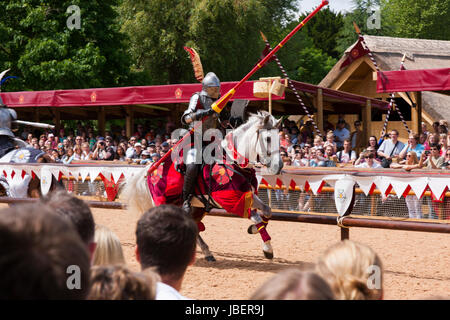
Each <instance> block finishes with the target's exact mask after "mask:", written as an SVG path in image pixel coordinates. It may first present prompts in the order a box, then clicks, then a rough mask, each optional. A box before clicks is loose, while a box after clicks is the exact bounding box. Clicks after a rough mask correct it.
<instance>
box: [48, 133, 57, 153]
mask: <svg viewBox="0 0 450 320" xmlns="http://www.w3.org/2000/svg"><path fill="white" fill-rule="evenodd" d="M47 138H48V140H47V141H49V143H50V149H56V147H57V146H58V141H56V139H55V135H54V134H53V133H49V134H48V135H47Z"/></svg>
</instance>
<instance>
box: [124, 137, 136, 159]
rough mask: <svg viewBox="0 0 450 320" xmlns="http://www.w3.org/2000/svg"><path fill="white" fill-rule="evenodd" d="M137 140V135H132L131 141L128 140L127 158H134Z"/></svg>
mask: <svg viewBox="0 0 450 320" xmlns="http://www.w3.org/2000/svg"><path fill="white" fill-rule="evenodd" d="M136 141H137V138H136V137H135V136H133V137H131V138H130V141H128V149H127V150H126V151H125V152H126V158H127V159H132V157H133V155H134V144H135V143H136Z"/></svg>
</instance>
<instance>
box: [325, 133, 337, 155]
mask: <svg viewBox="0 0 450 320" xmlns="http://www.w3.org/2000/svg"><path fill="white" fill-rule="evenodd" d="M328 146H331V147H332V149H333V154H335V153H336V152H337V145H336V142H334V133H333V131H328V133H327V141H325V143H324V144H323V147H324V148H326V147H328Z"/></svg>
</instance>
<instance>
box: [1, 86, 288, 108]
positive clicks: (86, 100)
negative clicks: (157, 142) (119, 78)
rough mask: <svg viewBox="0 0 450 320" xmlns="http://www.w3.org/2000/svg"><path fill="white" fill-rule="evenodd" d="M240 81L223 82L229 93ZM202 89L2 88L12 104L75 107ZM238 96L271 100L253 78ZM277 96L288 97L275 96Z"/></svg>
mask: <svg viewBox="0 0 450 320" xmlns="http://www.w3.org/2000/svg"><path fill="white" fill-rule="evenodd" d="M235 84H236V82H222V85H221V90H220V91H221V93H222V94H225V93H226V92H228V90H230V89H231V88H233V87H234V85H235ZM201 89H202V87H201V84H199V83H198V84H197V83H196V84H174V85H160V86H140V87H117V88H96V89H78V90H52V91H22V92H2V93H0V96H1V97H2V99H3V102H4V104H6V105H7V106H9V107H40V106H45V107H75V106H116V105H136V104H167V103H187V102H189V99H190V98H191V96H192V94H193V93H195V92H198V91H200V90H201ZM234 99H243V100H251V101H254V100H267V99H260V98H256V97H255V96H254V95H253V81H248V82H245V83H244V84H243V85H242V87H241V88H240V89H239V90H237V91H236V94H235V95H234V97H233V100H234ZM272 99H274V100H280V99H284V95H283V96H282V97H279V96H272Z"/></svg>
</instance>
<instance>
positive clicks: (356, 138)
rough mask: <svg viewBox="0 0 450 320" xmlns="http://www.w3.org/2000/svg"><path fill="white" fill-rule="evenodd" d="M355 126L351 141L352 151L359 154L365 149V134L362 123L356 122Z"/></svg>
mask: <svg viewBox="0 0 450 320" xmlns="http://www.w3.org/2000/svg"><path fill="white" fill-rule="evenodd" d="M354 126H355V131H353V132H352V133H351V134H350V141H351V142H352V150H355V152H356V153H358V152H361V151H362V150H363V148H364V140H363V139H364V133H363V132H362V130H361V121H359V120H358V121H355V122H354Z"/></svg>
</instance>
